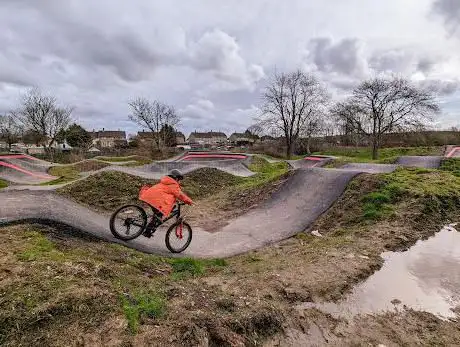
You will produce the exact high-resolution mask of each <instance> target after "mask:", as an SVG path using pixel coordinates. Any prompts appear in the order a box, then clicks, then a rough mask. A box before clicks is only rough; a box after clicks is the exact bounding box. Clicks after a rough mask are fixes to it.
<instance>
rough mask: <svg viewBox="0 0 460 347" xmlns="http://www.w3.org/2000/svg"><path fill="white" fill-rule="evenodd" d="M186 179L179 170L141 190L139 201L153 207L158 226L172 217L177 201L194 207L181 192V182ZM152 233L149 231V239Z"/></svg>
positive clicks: (190, 200)
mask: <svg viewBox="0 0 460 347" xmlns="http://www.w3.org/2000/svg"><path fill="white" fill-rule="evenodd" d="M183 179H184V175H183V174H182V173H181V172H180V171H179V170H175V169H174V170H172V171H171V172H170V173H169V174H168V175H167V176H164V177H162V178H161V180H160V183H158V184H155V185H154V186H152V187H149V188H146V189H141V191H140V193H139V200H141V201H144V202H146V203H147V204H149V205H150V206H152V207H153V209H154V212H155V214H156V216H157V217H158V223H157V225H156V227H157V226H158V225H160V224H161V220H162V219H163V218H164V217H167V216H169V215H170V213H171V212H172V211H173V209H174V206H175V204H176V201H177V200H180V201H182V202H184V203H186V204H188V205H192V204H193V201H192V199H190V198H189V197H188V196H187V195H186V194H184V193H183V192H182V190H181V186H180V182H181V181H182V180H183ZM151 233H152V231H151V230H148V231H147V234H150V235H145V236H147V237H149V236H151Z"/></svg>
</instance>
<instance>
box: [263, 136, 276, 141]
mask: <svg viewBox="0 0 460 347" xmlns="http://www.w3.org/2000/svg"><path fill="white" fill-rule="evenodd" d="M273 141H276V139H275V138H274V137H273V136H269V135H264V136H262V137H261V138H260V142H273Z"/></svg>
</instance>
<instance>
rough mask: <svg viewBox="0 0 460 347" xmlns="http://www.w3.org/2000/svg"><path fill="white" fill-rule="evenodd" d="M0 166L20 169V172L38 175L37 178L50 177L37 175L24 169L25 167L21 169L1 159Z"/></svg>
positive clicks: (48, 177)
mask: <svg viewBox="0 0 460 347" xmlns="http://www.w3.org/2000/svg"><path fill="white" fill-rule="evenodd" d="M0 166H5V167H8V168H10V169H13V170H17V171H20V172H22V173H24V174H26V175H29V176H33V177H38V178H43V179H50V177H51V176H45V175H39V174H36V173H33V172H30V171H28V170H25V169H23V168H21V167H19V166H16V165H12V164H9V163H5V162H3V161H0Z"/></svg>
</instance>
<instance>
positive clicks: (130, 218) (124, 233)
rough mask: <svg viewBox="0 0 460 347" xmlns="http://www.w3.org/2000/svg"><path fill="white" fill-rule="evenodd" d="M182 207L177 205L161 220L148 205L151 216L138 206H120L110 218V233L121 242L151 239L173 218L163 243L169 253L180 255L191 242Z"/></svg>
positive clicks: (190, 232) (190, 230) (189, 229)
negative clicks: (140, 237)
mask: <svg viewBox="0 0 460 347" xmlns="http://www.w3.org/2000/svg"><path fill="white" fill-rule="evenodd" d="M183 205H185V204H184V203H182V202H179V203H177V204H176V206H175V208H174V209H173V211H172V212H171V214H170V215H169V216H168V217H167V218H166V219H162V218H161V217H160V216H159V215H158V213H156V210H155V209H154V208H153V207H152V206H150V205H149V207H150V208H151V209H152V213H151V214H147V212H146V210H145V209H144V208H143V207H141V206H139V205H134V204H131V205H125V206H122V207H120V208H119V209H118V210H116V211H115V212H114V213H113V214H112V216H111V217H110V231H111V232H112V234H113V235H114V236H115V237H116V238H117V239H120V240H123V241H129V240H134V239H135V238H137V237H139V236H141V235H144V236H146V237H151V236H152V235H153V234H154V233H155V231H157V230H158V228H159V227H160V226H161V225H163V224H164V223H166V222H167V221H169V220H171V219H173V218H174V217H175V218H176V220H175V222H174V223H173V224H172V225H171V226H170V227H169V228H168V231H167V232H166V236H165V243H166V247H167V248H168V249H169V251H170V252H172V253H181V252H183V251H185V250H186V249H187V247H188V246H189V245H190V242H192V228H191V226H190V225H189V224H188V223H186V222H185V221H184V217H183V216H182V215H181V206H183Z"/></svg>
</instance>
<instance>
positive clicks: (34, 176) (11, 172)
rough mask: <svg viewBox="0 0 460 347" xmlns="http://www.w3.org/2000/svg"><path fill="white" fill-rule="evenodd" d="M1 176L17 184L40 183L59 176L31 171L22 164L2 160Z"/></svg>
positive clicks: (0, 164)
mask: <svg viewBox="0 0 460 347" xmlns="http://www.w3.org/2000/svg"><path fill="white" fill-rule="evenodd" d="M0 178H2V179H4V180H6V181H9V182H12V183H17V184H39V183H44V182H49V181H52V180H54V179H56V178H57V177H54V176H51V175H48V174H47V173H43V172H35V171H29V170H26V169H24V168H22V167H20V166H17V165H13V164H11V163H8V162H4V161H0Z"/></svg>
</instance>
